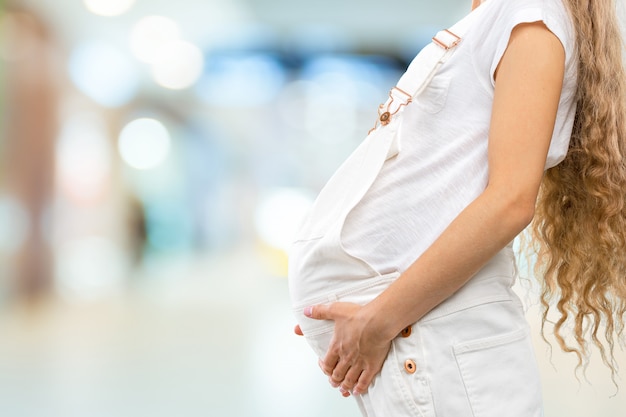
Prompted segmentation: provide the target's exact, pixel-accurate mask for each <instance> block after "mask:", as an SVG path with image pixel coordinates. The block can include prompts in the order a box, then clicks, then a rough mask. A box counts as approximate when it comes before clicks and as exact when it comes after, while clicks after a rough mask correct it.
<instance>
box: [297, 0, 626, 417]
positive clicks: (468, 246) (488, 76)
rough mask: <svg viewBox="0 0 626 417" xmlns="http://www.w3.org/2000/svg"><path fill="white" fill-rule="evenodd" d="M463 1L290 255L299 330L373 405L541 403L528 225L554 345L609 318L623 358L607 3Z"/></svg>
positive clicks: (530, 406) (617, 125)
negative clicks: (521, 277)
mask: <svg viewBox="0 0 626 417" xmlns="http://www.w3.org/2000/svg"><path fill="white" fill-rule="evenodd" d="M481 3H482V4H481ZM472 8H473V10H472V12H471V13H470V14H469V15H467V16H466V17H465V18H464V19H462V20H461V21H460V22H458V23H457V24H456V25H454V26H453V27H451V28H450V29H449V30H445V31H441V32H439V33H438V34H436V36H435V37H434V38H433V42H432V43H431V44H429V45H428V46H426V47H425V48H424V49H423V50H422V51H421V52H420V53H419V54H418V56H417V57H416V58H415V59H414V60H413V62H412V63H411V65H410V66H409V68H408V70H407V72H406V73H405V74H404V75H403V76H402V78H401V79H400V81H399V82H398V84H397V86H396V87H394V88H393V89H392V90H391V92H390V93H389V99H388V100H387V102H386V103H384V104H383V105H381V106H380V108H379V116H378V120H377V123H376V126H375V128H374V129H372V131H370V133H369V135H368V136H367V138H366V139H365V140H364V142H363V143H362V144H361V145H360V146H359V147H358V148H357V149H356V150H355V151H354V153H353V154H352V155H351V156H350V157H349V158H348V160H346V162H344V164H343V165H342V166H341V167H340V168H339V170H338V171H337V172H336V173H335V175H334V176H333V177H332V178H331V179H330V181H329V182H328V184H327V185H326V186H325V187H324V189H323V190H322V192H321V193H320V195H319V196H318V198H317V200H316V202H315V203H314V205H313V208H312V210H311V212H310V214H309V216H308V217H307V219H306V220H305V222H304V224H303V226H302V228H301V230H300V231H299V233H298V236H297V239H296V242H295V243H294V245H293V248H292V251H291V254H290V267H289V285H290V293H291V297H292V300H293V306H294V312H295V314H296V317H297V320H298V326H297V327H296V333H298V334H303V335H304V336H305V337H306V339H307V341H308V342H309V344H310V345H311V347H312V348H313V349H314V350H315V352H316V353H317V355H318V356H319V358H320V366H321V368H322V370H323V372H324V373H325V374H326V375H328V377H329V379H330V383H331V384H332V385H333V386H335V387H338V388H339V389H340V390H341V392H342V393H343V394H344V395H345V396H348V395H350V394H352V395H353V396H354V397H355V398H356V400H357V403H358V405H359V407H360V409H361V411H362V413H363V415H364V416H367V417H396V416H398V417H400V416H421V417H429V416H432V417H434V416H438V417H466V416H467V417H469V416H474V417H535V416H536V417H539V416H541V415H542V401H541V387H540V381H539V375H538V372H537V367H536V363H535V358H534V354H533V351H532V346H531V342H530V335H529V331H528V325H527V323H526V322H525V318H524V311H523V308H522V305H521V303H520V301H519V299H518V297H517V296H516V295H515V294H514V292H513V291H512V289H511V287H512V285H513V284H514V282H515V279H516V275H517V273H516V266H515V257H514V253H513V250H512V244H511V242H512V240H513V239H514V238H515V237H516V236H517V235H518V234H519V233H520V232H521V231H523V230H524V229H525V228H526V227H527V226H528V225H529V224H532V228H531V229H532V231H533V236H534V240H533V242H534V244H535V246H536V247H538V248H539V249H538V255H539V256H538V259H539V261H538V262H539V264H538V265H539V266H540V270H541V273H542V279H543V296H542V299H543V302H544V305H545V306H546V308H548V306H549V305H552V304H551V303H553V302H554V301H558V304H557V306H558V308H557V310H558V311H557V315H558V320H557V322H556V325H555V329H554V331H555V335H556V337H557V340H558V341H559V343H560V344H561V347H563V348H564V349H567V350H574V351H575V352H576V353H577V354H578V355H579V358H584V357H585V356H586V355H587V354H588V351H587V348H586V346H585V343H586V340H587V339H590V335H591V334H595V332H596V331H598V329H600V331H602V332H604V331H605V330H604V329H605V328H606V329H607V330H606V339H607V342H605V345H606V346H605V345H603V344H602V343H601V342H599V341H597V339H595V340H596V343H597V344H598V346H599V347H600V348H601V349H602V352H606V353H604V354H603V359H605V361H606V363H607V364H608V365H609V367H610V368H611V370H612V371H613V372H615V369H616V367H615V365H614V362H612V361H613V357H612V354H611V349H612V346H613V343H616V342H617V338H618V337H619V333H620V330H622V329H623V324H624V323H623V317H624V313H625V310H626V242H625V240H626V202H625V198H624V190H626V105H625V103H626V85H625V83H626V74H625V72H624V68H623V64H622V54H621V53H622V49H621V48H622V40H621V34H620V31H619V27H618V24H617V19H616V11H615V3H614V2H613V0H486V1H483V2H480V1H478V0H474V1H473V2H472ZM546 314H547V313H546ZM544 320H545V317H544ZM600 326H603V327H602V328H600ZM566 329H571V331H572V334H571V335H569V334H567V331H566ZM569 336H573V337H572V340H573V342H570V341H569V340H570V337H569ZM592 340H593V339H592ZM605 349H606V351H605Z"/></svg>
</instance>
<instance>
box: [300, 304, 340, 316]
mask: <svg viewBox="0 0 626 417" xmlns="http://www.w3.org/2000/svg"><path fill="white" fill-rule="evenodd" d="M304 315H305V316H307V317H309V318H311V319H316V320H333V319H334V316H332V315H331V314H330V308H329V306H327V305H323V304H321V305H316V306H309V307H306V308H305V309H304Z"/></svg>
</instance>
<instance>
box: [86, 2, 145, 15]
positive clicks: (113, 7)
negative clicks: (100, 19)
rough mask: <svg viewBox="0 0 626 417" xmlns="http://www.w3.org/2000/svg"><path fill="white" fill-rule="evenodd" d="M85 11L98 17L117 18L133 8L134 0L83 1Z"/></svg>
mask: <svg viewBox="0 0 626 417" xmlns="http://www.w3.org/2000/svg"><path fill="white" fill-rule="evenodd" d="M83 2H84V3H85V7H86V8H87V10H89V11H90V12H92V13H93V14H97V15H99V16H119V15H121V14H124V13H126V12H127V11H128V10H130V8H131V7H133V4H135V0H83Z"/></svg>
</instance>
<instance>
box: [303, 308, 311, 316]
mask: <svg viewBox="0 0 626 417" xmlns="http://www.w3.org/2000/svg"><path fill="white" fill-rule="evenodd" d="M304 315H305V316H307V317H311V316H312V315H313V307H305V308H304Z"/></svg>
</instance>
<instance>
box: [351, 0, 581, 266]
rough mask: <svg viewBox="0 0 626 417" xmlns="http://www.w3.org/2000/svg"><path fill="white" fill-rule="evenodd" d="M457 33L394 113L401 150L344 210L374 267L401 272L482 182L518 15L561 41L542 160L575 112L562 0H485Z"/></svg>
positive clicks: (558, 155)
mask: <svg viewBox="0 0 626 417" xmlns="http://www.w3.org/2000/svg"><path fill="white" fill-rule="evenodd" d="M472 14H475V17H474V18H473V19H474V20H473V21H472V22H471V23H470V27H469V28H468V30H467V32H466V34H465V36H464V38H463V40H462V41H461V43H460V44H459V45H458V47H457V50H456V52H455V53H454V55H453V56H452V57H451V58H450V59H449V60H448V61H447V62H446V63H445V64H444V65H443V66H442V67H441V69H440V70H439V72H438V73H437V75H436V76H435V78H434V79H433V80H432V82H431V84H430V85H429V86H428V87H427V89H426V90H425V91H424V92H423V93H422V94H421V95H420V96H419V97H417V98H416V100H414V102H413V103H412V104H410V105H409V106H408V107H407V108H406V109H405V111H404V113H403V115H402V118H403V119H402V124H401V127H400V134H399V135H400V136H399V141H400V147H401V151H400V153H399V154H398V156H397V157H395V158H392V159H389V160H388V161H386V163H385V165H384V166H383V168H382V170H381V172H380V174H379V177H378V178H377V179H376V181H375V182H374V184H373V185H372V187H371V188H370V190H369V191H368V192H367V194H366V195H365V196H364V198H363V199H362V201H361V202H360V203H359V204H358V205H357V206H356V207H355V208H354V209H353V210H352V212H351V213H350V214H349V215H348V218H347V219H346V222H345V225H344V228H343V231H342V242H343V245H344V248H345V250H346V251H347V252H348V253H350V254H351V255H354V256H357V257H359V258H362V259H364V260H366V261H367V262H368V263H369V264H370V265H372V266H373V267H374V268H375V269H376V270H378V271H379V272H380V273H387V272H391V271H395V270H398V271H404V270H405V269H406V268H408V266H409V265H410V264H411V263H413V262H414V261H415V259H417V258H418V257H419V256H420V255H421V254H422V253H423V252H424V251H425V250H426V249H427V248H428V247H429V246H430V245H431V244H432V242H434V241H435V240H436V239H437V237H438V236H439V235H440V234H441V233H442V232H443V231H444V229H445V228H446V227H447V226H448V225H449V224H450V223H451V222H452V220H454V218H455V217H456V216H457V215H458V214H459V213H460V212H461V211H462V210H463V209H464V208H465V207H467V206H468V205H469V204H470V203H471V202H472V201H473V200H475V199H476V198H477V197H478V196H479V195H480V194H481V193H482V192H483V191H484V189H485V187H486V185H487V178H488V162H487V144H488V132H489V124H490V119H491V107H492V103H493V95H494V77H493V76H494V72H495V70H496V68H497V66H498V63H499V62H500V60H501V58H502V55H503V54H504V51H505V49H506V47H507V45H508V42H509V37H510V34H511V31H512V30H513V28H514V27H515V26H517V25H518V24H520V23H529V22H537V21H543V22H544V24H545V25H546V26H547V27H548V29H549V30H550V31H552V32H553V33H554V34H555V35H556V36H557V37H558V38H559V40H560V41H561V43H562V44H563V46H564V49H565V54H566V63H565V78H564V84H563V89H562V92H561V99H560V103H559V108H558V114H557V118H556V124H555V128H554V133H553V137H552V142H551V144H550V149H549V152H548V157H547V161H546V169H547V168H550V167H552V166H555V165H556V164H558V163H559V162H560V161H562V160H563V158H564V157H565V154H566V153H567V149H568V146H569V139H570V136H571V132H572V126H573V122H574V116H575V111H576V103H575V93H576V74H577V59H576V54H575V37H574V31H573V28H572V24H571V20H570V18H569V15H568V12H567V10H566V8H565V6H564V5H563V3H562V0H515V1H511V0H488V1H486V2H484V3H483V4H482V5H481V6H480V7H479V8H478V9H476V10H475V11H474V12H472Z"/></svg>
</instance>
